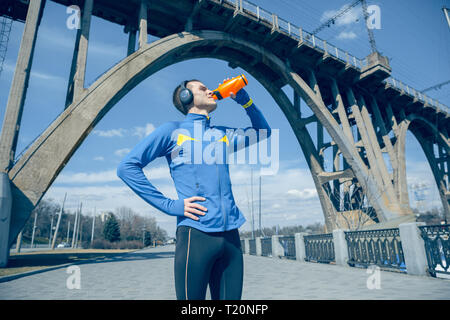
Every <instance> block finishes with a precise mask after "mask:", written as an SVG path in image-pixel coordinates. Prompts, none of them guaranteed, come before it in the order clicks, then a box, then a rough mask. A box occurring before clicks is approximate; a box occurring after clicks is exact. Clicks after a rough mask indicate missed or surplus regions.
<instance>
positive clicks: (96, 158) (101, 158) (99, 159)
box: [94, 157, 105, 161]
mask: <svg viewBox="0 0 450 320" xmlns="http://www.w3.org/2000/svg"><path fill="white" fill-rule="evenodd" d="M104 160H105V158H103V157H95V158H94V161H104Z"/></svg>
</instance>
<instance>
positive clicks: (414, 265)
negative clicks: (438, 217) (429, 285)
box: [398, 222, 428, 276]
mask: <svg viewBox="0 0 450 320" xmlns="http://www.w3.org/2000/svg"><path fill="white" fill-rule="evenodd" d="M424 225H425V223H424V222H410V223H402V224H400V225H399V226H398V227H399V230H400V239H401V241H402V249H403V255H404V257H405V264H406V271H407V272H408V274H413V275H420V276H424V275H427V266H428V263H427V255H426V252H425V242H424V241H423V239H422V237H421V235H420V230H419V228H418V227H419V226H424Z"/></svg>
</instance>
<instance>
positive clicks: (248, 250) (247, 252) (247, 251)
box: [244, 238, 250, 254]
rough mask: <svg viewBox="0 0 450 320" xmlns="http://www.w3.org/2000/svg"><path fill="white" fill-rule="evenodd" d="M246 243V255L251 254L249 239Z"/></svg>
mask: <svg viewBox="0 0 450 320" xmlns="http://www.w3.org/2000/svg"><path fill="white" fill-rule="evenodd" d="M244 241H245V252H244V253H245V254H250V241H249V239H247V238H245V239H244Z"/></svg>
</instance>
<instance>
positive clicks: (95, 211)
mask: <svg viewBox="0 0 450 320" xmlns="http://www.w3.org/2000/svg"><path fill="white" fill-rule="evenodd" d="M96 213H97V208H94V216H93V217H92V233H91V247H92V243H93V242H94V226H95V215H96Z"/></svg>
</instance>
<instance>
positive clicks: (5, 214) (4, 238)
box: [0, 172, 12, 268]
mask: <svg viewBox="0 0 450 320" xmlns="http://www.w3.org/2000/svg"><path fill="white" fill-rule="evenodd" d="M0 179H1V180H0V268H3V267H6V265H7V264H8V259H9V230H10V224H11V207H12V194H11V186H10V181H9V177H8V174H7V173H5V172H0Z"/></svg>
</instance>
